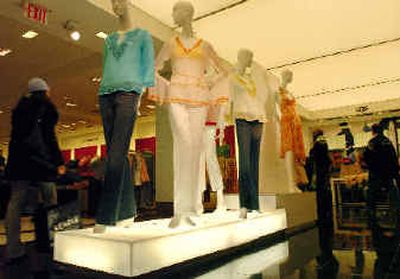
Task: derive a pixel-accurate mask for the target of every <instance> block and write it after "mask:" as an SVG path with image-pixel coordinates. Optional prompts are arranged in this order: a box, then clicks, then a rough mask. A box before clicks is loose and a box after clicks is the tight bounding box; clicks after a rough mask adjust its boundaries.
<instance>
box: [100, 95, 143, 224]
mask: <svg viewBox="0 0 400 279" xmlns="http://www.w3.org/2000/svg"><path fill="white" fill-rule="evenodd" d="M139 98H140V96H139V94H136V93H135V92H132V93H126V92H115V93H112V94H107V95H103V96H100V101H99V104H100V113H101V117H102V120H103V129H104V136H105V140H106V145H107V160H106V170H105V177H104V185H103V189H102V194H101V198H100V203H99V206H98V210H97V216H96V222H97V223H98V224H103V225H115V223H116V222H117V221H121V220H125V219H129V218H132V217H134V216H135V214H136V202H135V191H134V188H133V184H132V179H131V173H130V168H129V160H128V152H129V147H130V142H131V137H132V132H133V127H134V124H135V120H136V114H137V109H138V107H137V106H138V101H139Z"/></svg>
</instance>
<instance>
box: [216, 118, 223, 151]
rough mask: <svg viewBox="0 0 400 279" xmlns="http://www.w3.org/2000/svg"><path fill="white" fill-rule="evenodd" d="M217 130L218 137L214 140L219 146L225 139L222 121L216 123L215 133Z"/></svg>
mask: <svg viewBox="0 0 400 279" xmlns="http://www.w3.org/2000/svg"><path fill="white" fill-rule="evenodd" d="M218 130H219V135H218V136H217V137H216V139H218V140H219V145H222V144H223V141H224V139H225V123H224V122H223V121H220V122H218V124H217V131H218Z"/></svg>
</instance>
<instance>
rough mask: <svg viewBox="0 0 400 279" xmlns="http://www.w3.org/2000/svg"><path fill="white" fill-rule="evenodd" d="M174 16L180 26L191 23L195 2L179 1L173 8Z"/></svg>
mask: <svg viewBox="0 0 400 279" xmlns="http://www.w3.org/2000/svg"><path fill="white" fill-rule="evenodd" d="M172 17H173V19H174V22H175V24H177V25H178V26H184V25H187V24H191V23H192V21H193V17H194V7H193V4H192V3H190V2H189V1H178V2H177V3H175V5H174V8H173V10H172Z"/></svg>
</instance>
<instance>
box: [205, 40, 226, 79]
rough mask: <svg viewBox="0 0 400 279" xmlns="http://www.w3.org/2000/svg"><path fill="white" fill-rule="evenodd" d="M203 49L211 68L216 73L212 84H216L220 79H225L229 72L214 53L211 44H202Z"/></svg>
mask: <svg viewBox="0 0 400 279" xmlns="http://www.w3.org/2000/svg"><path fill="white" fill-rule="evenodd" d="M204 43H205V48H206V50H207V54H208V57H209V59H210V63H211V66H212V67H213V68H214V69H215V71H216V72H217V74H218V75H217V78H216V79H215V82H214V83H217V82H218V81H219V80H220V79H221V78H224V77H227V76H228V74H229V70H228V68H227V67H225V65H224V64H223V63H222V61H221V59H220V58H219V57H218V55H217V53H216V52H215V50H214V48H213V47H212V46H211V44H209V43H207V42H204Z"/></svg>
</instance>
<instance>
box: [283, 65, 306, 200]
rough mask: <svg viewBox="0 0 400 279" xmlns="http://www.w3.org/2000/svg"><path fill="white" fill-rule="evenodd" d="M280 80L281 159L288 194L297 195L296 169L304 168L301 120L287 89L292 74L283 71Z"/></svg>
mask: <svg viewBox="0 0 400 279" xmlns="http://www.w3.org/2000/svg"><path fill="white" fill-rule="evenodd" d="M281 78H282V82H281V88H280V100H281V157H282V158H284V159H285V162H286V170H287V174H288V180H289V192H291V193H299V192H301V191H300V189H299V188H298V187H297V185H298V181H299V174H298V173H296V169H297V167H299V168H300V167H303V166H304V164H305V160H306V155H305V149H304V142H303V133H302V127H301V120H300V118H299V116H298V115H297V113H296V101H295V98H294V96H293V95H292V94H291V93H290V92H289V91H288V89H287V87H288V85H289V84H290V83H291V82H292V81H293V72H292V71H290V70H284V71H282V73H281ZM298 164H299V165H298ZM297 165H298V166H297Z"/></svg>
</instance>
